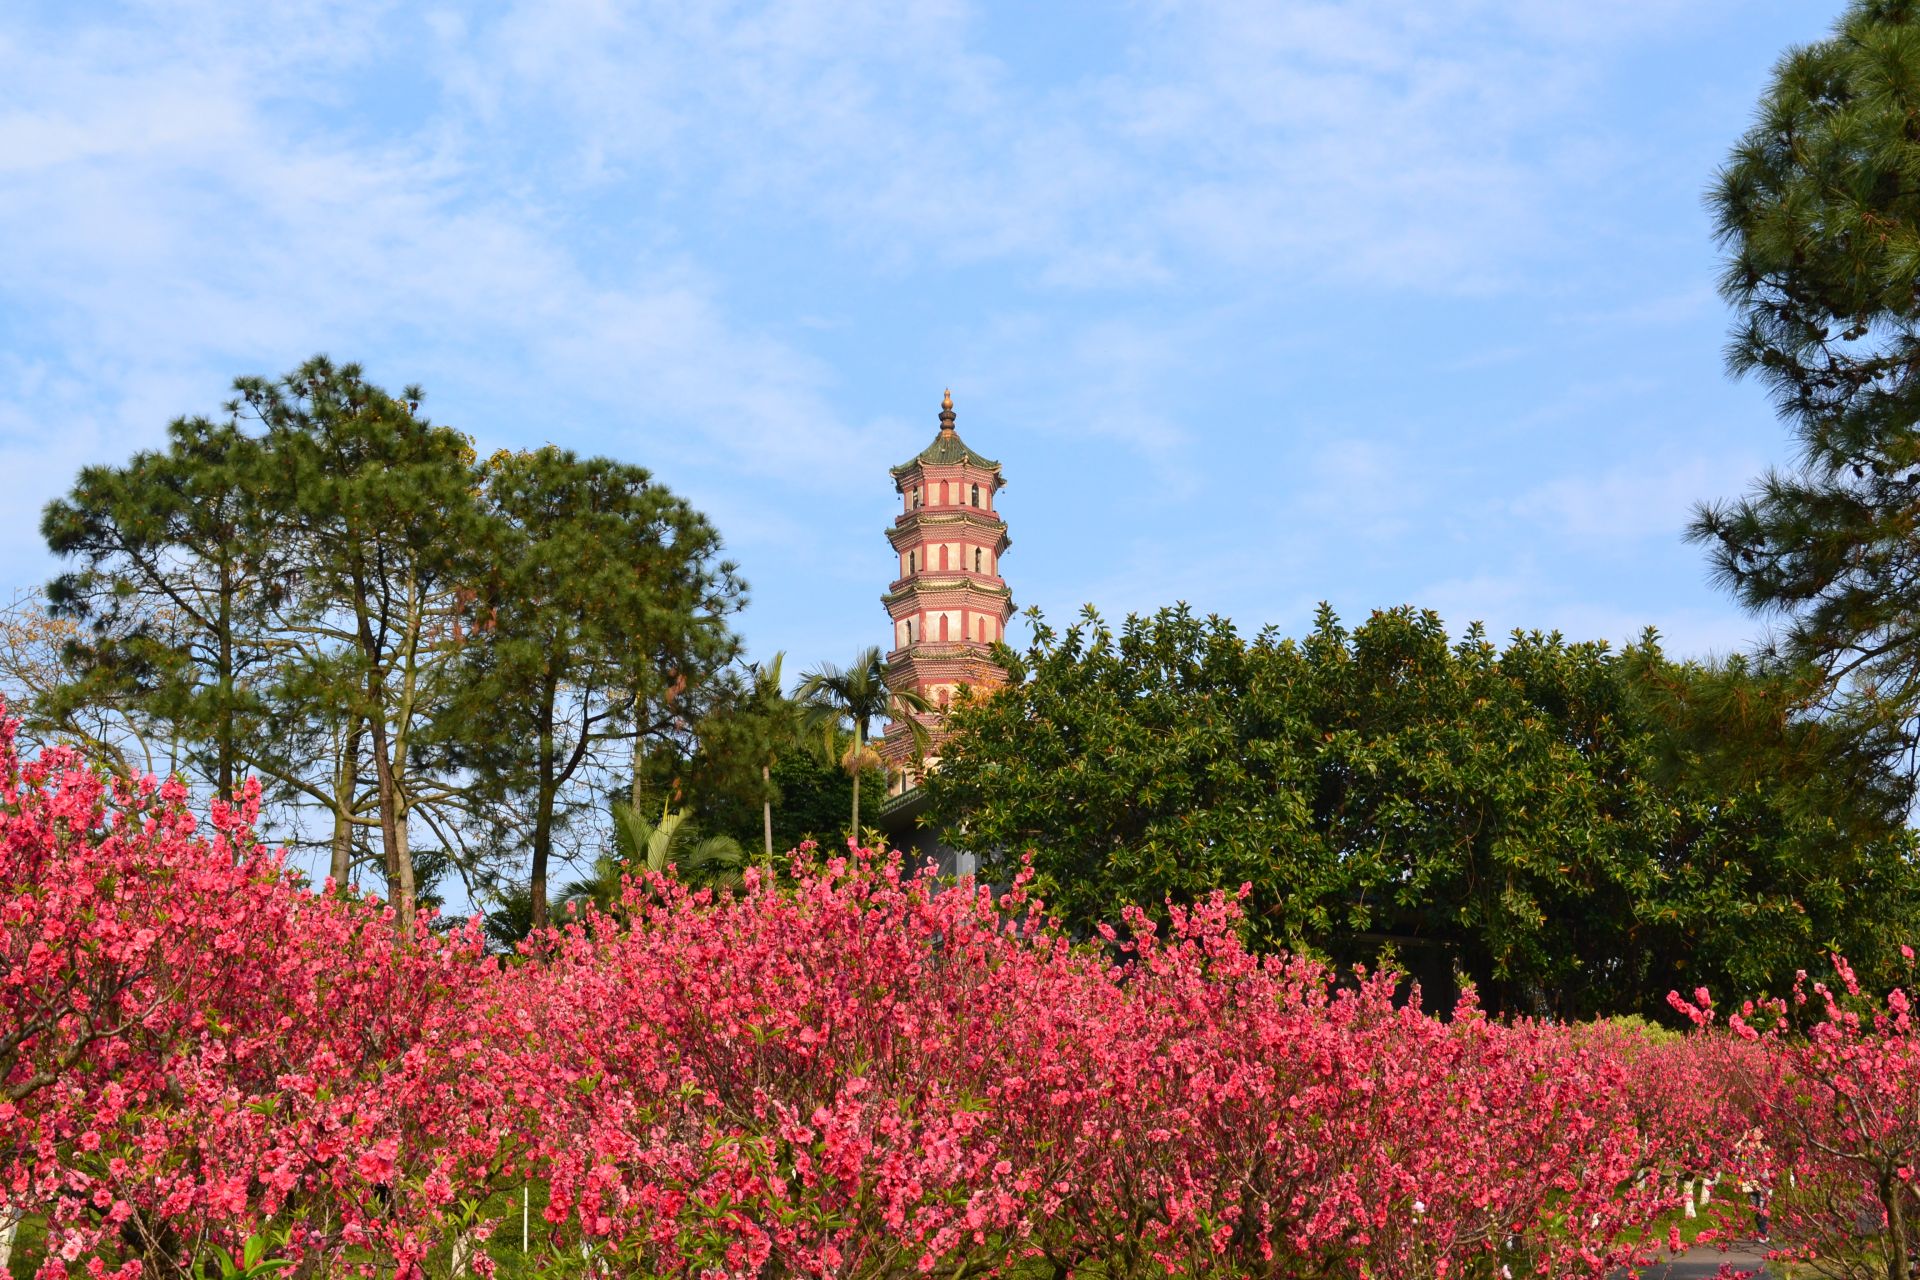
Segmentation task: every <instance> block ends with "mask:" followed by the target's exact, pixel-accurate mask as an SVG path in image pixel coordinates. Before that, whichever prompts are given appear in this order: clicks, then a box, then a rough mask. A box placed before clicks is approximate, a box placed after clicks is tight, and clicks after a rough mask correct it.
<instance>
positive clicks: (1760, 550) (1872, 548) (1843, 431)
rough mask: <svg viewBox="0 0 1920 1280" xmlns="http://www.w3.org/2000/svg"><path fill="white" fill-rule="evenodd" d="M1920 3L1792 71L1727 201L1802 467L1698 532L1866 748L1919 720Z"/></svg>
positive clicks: (1726, 189)
mask: <svg viewBox="0 0 1920 1280" xmlns="http://www.w3.org/2000/svg"><path fill="white" fill-rule="evenodd" d="M1917 121H1920V6H1917V5H1916V4H1915V3H1913V0H1855V3H1853V4H1852V5H1851V6H1850V7H1849V8H1848V9H1847V11H1846V13H1845V14H1844V15H1843V16H1842V17H1841V19H1840V20H1839V22H1838V24H1837V26H1836V28H1835V30H1834V34H1833V35H1832V36H1831V37H1830V38H1829V39H1826V40H1823V41H1820V42H1817V43H1815V44H1811V45H1808V46H1806V47H1804V48H1799V49H1794V50H1792V51H1790V52H1789V53H1788V54H1787V55H1786V56H1785V57H1784V58H1783V59H1782V60H1781V62H1780V64H1779V66H1778V67H1777V68H1776V70H1775V72H1774V76H1773V81H1772V83H1771V85H1770V87H1769V89H1768V91H1767V94H1766V96H1765V97H1764V99H1763V100H1762V101H1761V104H1760V110H1759V119H1758V121H1757V122H1756V123H1755V124H1754V126H1753V127H1752V129H1751V130H1750V131H1749V132H1748V133H1747V135H1746V136H1745V137H1744V138H1743V139H1742V140H1741V141H1740V143H1739V145H1738V146H1737V147H1736V148H1735V149H1734V151H1733V153H1732V155H1731V157H1730V158H1729V160H1728V161H1727V163H1726V164H1725V166H1723V168H1722V169H1721V171H1720V174H1719V176H1718V179H1717V181H1716V182H1715V185H1714V188H1713V190H1712V193H1711V205H1712V208H1713V212H1714V216H1715V220H1716V228H1717V232H1718V236H1719V238H1720V241H1721V242H1722V244H1723V245H1724V246H1725V247H1726V249H1727V257H1726V261H1725V269H1724V273H1723V276H1722V279H1721V292H1722V294H1723V295H1724V296H1725V297H1726V298H1727V300H1728V301H1729V302H1730V303H1731V304H1732V305H1733V306H1734V307H1735V308H1736V309H1737V311H1738V314H1739V322H1738V324H1737V326H1736V329H1735V333H1734V337H1733V340H1732V343H1731V345H1730V348H1729V364H1730V366H1731V368H1732V370H1733V371H1734V372H1735V373H1736V374H1749V373H1750V374H1754V375H1756V376H1758V377H1759V378H1760V379H1761V380H1762V381H1764V382H1765V384H1766V385H1767V387H1768V388H1769V390H1770V391H1771V392H1772V393H1773V397H1774V400H1775V402H1776V404H1777V405H1778V407H1779V410H1780V412H1781V414H1782V415H1783V416H1784V418H1785V419H1786V421H1787V422H1788V424H1789V426H1790V427H1791V428H1792V431H1793V434H1794V437H1795V440H1796V443H1797V445H1798V448H1799V456H1798V458H1797V459H1796V460H1795V464H1794V465H1793V466H1792V467H1790V468H1787V469H1781V470H1776V471H1774V472H1771V473H1769V474H1768V475H1767V476H1765V477H1764V478H1763V479H1762V480H1761V481H1760V482H1759V483H1758V484H1757V485H1756V486H1755V487H1754V488H1753V490H1752V491H1751V492H1749V493H1748V494H1747V495H1746V496H1745V497H1744V498H1742V499H1740V500H1739V501H1735V502H1727V503H1715V504H1711V505H1706V506H1703V507H1702V508H1700V509H1699V511H1698V512H1697V513H1696V516H1695V519H1694V522H1693V525H1692V529H1691V536H1692V537H1693V538H1694V539H1695V540H1697V541H1700V542H1702V543H1704V544H1706V545H1707V547H1708V549H1709V554H1710V556H1711V560H1712V564H1713V568H1714V571H1715V574H1716V576H1717V577H1718V579H1719V580H1720V581H1721V582H1722V583H1723V584H1724V585H1726V586H1727V587H1728V588H1730V589H1731V590H1732V591H1733V592H1734V594H1735V595H1736V596H1737V597H1738V598H1739V599H1740V601H1741V602H1742V603H1743V604H1745V605H1747V606H1748V607H1749V608H1751V609H1754V610H1756V611H1758V612H1760V613H1762V614H1766V615H1770V616H1773V617H1775V618H1777V619H1779V621H1780V622H1781V627H1780V634H1779V636H1778V642H1777V646H1776V650H1775V651H1776V653H1777V654H1778V656H1779V657H1781V658H1782V659H1784V660H1785V661H1786V662H1788V663H1790V664H1799V663H1806V664H1810V665H1811V666H1812V667H1813V668H1814V669H1815V670H1817V671H1818V672H1819V673H1820V674H1821V675H1822V676H1824V677H1825V679H1826V688H1827V690H1828V691H1829V694H1830V697H1831V699H1832V703H1833V705H1835V706H1837V707H1844V708H1845V709H1847V710H1848V711H1850V712H1852V713H1855V715H1854V717H1853V719H1854V720H1855V722H1856V723H1858V724H1860V725H1861V726H1863V729H1864V731H1865V732H1866V733H1868V734H1874V733H1880V732H1883V731H1884V730H1885V729H1886V728H1888V727H1890V726H1892V727H1899V728H1901V729H1902V730H1903V736H1904V737H1905V739H1906V740H1907V741H1908V742H1909V743H1910V742H1911V738H1912V729H1913V725H1914V722H1915V716H1916V712H1917V711H1920V527H1917V522H1920V426H1917V425H1916V424H1920V289H1916V287H1915V280H1916V279H1920V178H1917V177H1916V175H1920V123H1916V122H1917Z"/></svg>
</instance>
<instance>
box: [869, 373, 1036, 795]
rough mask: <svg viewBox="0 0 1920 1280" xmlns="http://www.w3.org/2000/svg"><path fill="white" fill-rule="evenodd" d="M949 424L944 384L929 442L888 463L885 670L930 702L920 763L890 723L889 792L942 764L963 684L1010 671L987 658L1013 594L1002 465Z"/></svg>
mask: <svg viewBox="0 0 1920 1280" xmlns="http://www.w3.org/2000/svg"><path fill="white" fill-rule="evenodd" d="M953 423H954V413H953V393H952V392H951V391H949V392H947V393H946V394H945V395H944V396H943V397H942V398H941V401H940V431H939V434H937V435H935V436H934V438H933V443H932V444H930V445H928V446H927V447H926V448H924V449H922V450H921V451H920V452H919V453H918V454H917V455H916V456H914V457H913V458H910V459H908V460H907V461H906V462H903V463H901V464H900V465H899V466H897V467H895V468H893V487H894V488H895V489H896V490H898V491H899V494H900V514H899V515H898V516H896V517H895V518H894V521H893V527H892V528H890V529H888V530H887V541H889V542H891V543H892V544H893V550H894V554H895V555H897V556H898V557H899V560H900V574H899V577H898V578H896V579H895V580H894V583H893V585H892V587H891V588H889V589H888V591H887V594H885V595H884V596H882V597H880V602H881V603H882V604H884V605H886V607H887V615H888V617H889V618H890V619H891V620H892V622H893V646H892V649H891V651H890V652H889V653H888V655H887V675H888V679H889V681H891V682H892V684H893V687H894V688H896V689H910V690H912V691H913V692H915V693H918V694H919V695H920V696H921V697H923V698H925V699H926V700H927V701H928V702H930V703H932V704H933V706H934V710H933V711H932V712H929V713H926V714H914V715H913V718H914V719H916V720H918V721H919V722H920V723H921V725H922V726H924V727H925V728H926V730H927V732H928V735H929V737H930V739H931V741H930V745H928V746H927V747H926V748H925V751H924V756H923V758H921V759H919V760H916V758H915V757H916V755H917V754H919V753H917V752H916V750H915V746H914V741H913V734H912V731H911V730H910V729H909V728H908V727H907V725H906V723H905V722H904V721H901V720H896V721H894V722H893V723H892V724H890V725H888V726H887V732H886V736H885V737H884V738H883V739H882V740H881V742H880V754H881V756H882V757H883V758H884V759H885V760H886V762H887V765H888V768H889V772H890V773H891V775H892V779H893V781H892V786H891V790H892V792H893V794H895V795H898V794H900V793H901V792H903V791H907V790H910V789H911V788H913V787H915V786H917V785H918V784H919V781H920V771H921V770H922V769H924V768H932V767H933V766H934V765H935V764H937V763H938V761H939V753H940V742H941V739H942V738H943V737H944V736H945V734H944V728H945V719H946V717H945V716H944V715H943V714H942V712H943V710H944V708H945V707H946V706H947V705H948V704H949V703H951V702H952V700H953V699H954V697H955V696H956V695H957V694H958V692H959V689H960V686H962V685H971V686H973V687H974V688H976V689H988V688H993V687H994V686H997V685H999V684H1002V683H1004V682H1005V680H1006V678H1007V673H1006V672H1005V671H1003V670H1002V669H1001V668H1000V667H998V666H996V665H994V662H993V659H992V657H991V655H990V650H991V649H992V647H993V644H994V642H995V641H997V640H1000V639H1002V638H1003V637H1004V636H1005V634H1006V628H1007V623H1008V622H1009V621H1010V620H1011V619H1012V618H1013V595H1012V593H1011V592H1009V591H1008V590H1007V584H1006V580H1005V579H1003V578H1002V577H1001V576H1000V557H1001V556H1002V555H1004V554H1006V550H1007V547H1008V546H1009V545H1010V543H1009V540H1008V538H1007V526H1006V522H1005V521H1003V520H1002V519H1000V517H999V516H998V515H997V514H996V513H995V509H994V504H995V500H996V498H997V497H998V495H999V493H1000V490H1001V489H1003V488H1005V487H1006V483H1007V482H1006V479H1005V478H1004V477H1003V476H1001V474H1000V464H999V463H997V462H995V461H994V460H993V459H992V458H983V457H981V456H980V455H979V454H977V453H975V452H974V451H973V450H972V449H970V448H968V447H967V445H966V443H965V442H964V441H962V440H961V439H960V434H959V432H957V431H955V430H954V429H953Z"/></svg>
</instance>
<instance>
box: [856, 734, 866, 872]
mask: <svg viewBox="0 0 1920 1280" xmlns="http://www.w3.org/2000/svg"><path fill="white" fill-rule="evenodd" d="M860 728H861V725H860V722H859V721H858V720H855V721H854V722H853V842H854V843H855V844H859V843H860V775H861V774H863V773H865V772H866V770H865V769H863V768H862V767H861V766H862V765H863V764H865V763H866V762H865V761H863V760H862V759H861V758H860V752H861V749H862V748H863V747H864V746H865V745H866V744H865V743H863V742H862V741H861V740H860V739H861V733H860Z"/></svg>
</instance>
